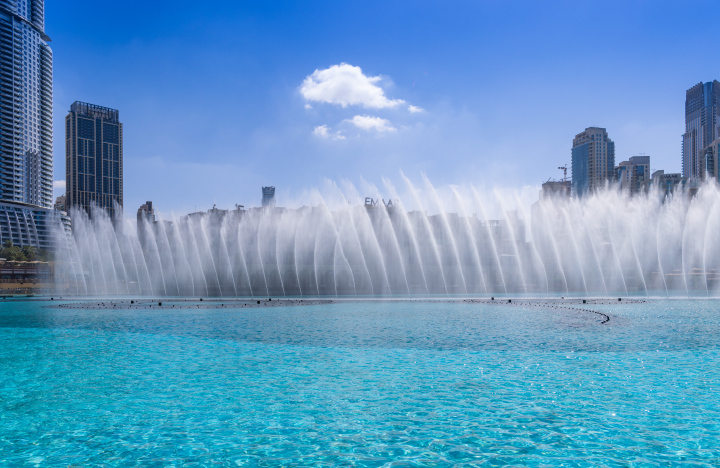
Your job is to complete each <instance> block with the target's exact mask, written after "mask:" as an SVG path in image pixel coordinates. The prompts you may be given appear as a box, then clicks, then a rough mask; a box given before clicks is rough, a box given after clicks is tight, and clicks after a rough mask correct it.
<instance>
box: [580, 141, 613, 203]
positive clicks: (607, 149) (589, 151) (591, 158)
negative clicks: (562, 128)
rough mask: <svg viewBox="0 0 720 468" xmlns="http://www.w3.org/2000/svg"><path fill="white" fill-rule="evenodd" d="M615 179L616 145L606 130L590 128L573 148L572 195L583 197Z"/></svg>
mask: <svg viewBox="0 0 720 468" xmlns="http://www.w3.org/2000/svg"><path fill="white" fill-rule="evenodd" d="M614 178H615V143H614V142H613V141H612V140H611V139H610V138H609V137H608V134H607V131H606V130H605V129H604V128H599V127H588V128H586V129H585V131H584V132H582V133H578V134H577V135H575V139H574V140H573V147H572V193H573V195H575V196H583V195H585V194H587V193H588V192H593V191H595V190H597V189H599V188H602V187H603V186H604V185H605V184H606V183H607V182H610V181H612V180H613V179H614Z"/></svg>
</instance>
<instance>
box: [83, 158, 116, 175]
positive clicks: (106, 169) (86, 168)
mask: <svg viewBox="0 0 720 468" xmlns="http://www.w3.org/2000/svg"><path fill="white" fill-rule="evenodd" d="M77 171H78V174H95V173H96V171H95V158H86V157H84V156H78V158H77ZM102 175H103V176H105V177H116V178H120V176H121V174H120V162H118V161H108V160H103V161H102Z"/></svg>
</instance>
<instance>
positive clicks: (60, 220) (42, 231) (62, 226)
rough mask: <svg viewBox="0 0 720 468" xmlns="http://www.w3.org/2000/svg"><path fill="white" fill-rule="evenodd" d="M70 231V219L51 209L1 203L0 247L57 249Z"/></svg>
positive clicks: (24, 204) (15, 203)
mask: <svg viewBox="0 0 720 468" xmlns="http://www.w3.org/2000/svg"><path fill="white" fill-rule="evenodd" d="M69 231H70V219H69V218H68V217H67V216H64V215H63V214H62V213H60V212H58V211H55V210H53V209H50V208H43V207H39V206H36V205H29V204H26V203H17V202H14V203H13V202H7V203H6V202H3V201H0V244H4V243H5V242H6V241H8V240H9V241H12V243H13V245H17V246H20V247H22V246H25V245H32V246H35V247H37V248H40V249H51V248H54V247H57V246H58V244H57V242H58V241H62V240H63V235H68V233H69Z"/></svg>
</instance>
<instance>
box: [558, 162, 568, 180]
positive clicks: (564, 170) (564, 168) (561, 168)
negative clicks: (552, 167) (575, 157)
mask: <svg viewBox="0 0 720 468" xmlns="http://www.w3.org/2000/svg"><path fill="white" fill-rule="evenodd" d="M558 169H560V170H561V171H563V178H562V181H563V182H567V164H565V165H564V166H561V167H558Z"/></svg>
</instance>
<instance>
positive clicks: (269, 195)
mask: <svg viewBox="0 0 720 468" xmlns="http://www.w3.org/2000/svg"><path fill="white" fill-rule="evenodd" d="M262 206H275V187H263V188H262Z"/></svg>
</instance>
